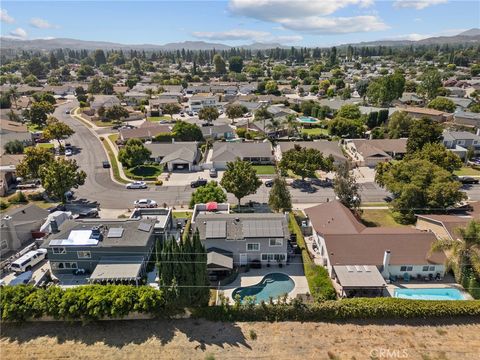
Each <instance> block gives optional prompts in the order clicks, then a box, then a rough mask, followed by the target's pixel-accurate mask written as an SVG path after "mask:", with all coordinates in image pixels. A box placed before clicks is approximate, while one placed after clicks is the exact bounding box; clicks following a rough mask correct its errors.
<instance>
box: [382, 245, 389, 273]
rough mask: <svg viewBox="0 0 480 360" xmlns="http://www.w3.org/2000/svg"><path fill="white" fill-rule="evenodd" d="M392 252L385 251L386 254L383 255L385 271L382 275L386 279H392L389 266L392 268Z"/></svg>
mask: <svg viewBox="0 0 480 360" xmlns="http://www.w3.org/2000/svg"><path fill="white" fill-rule="evenodd" d="M390 257H391V254H390V250H385V254H384V255H383V270H382V275H383V277H384V278H385V279H388V278H389V277H390V271H389V266H390Z"/></svg>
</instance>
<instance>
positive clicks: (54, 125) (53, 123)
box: [43, 116, 75, 147]
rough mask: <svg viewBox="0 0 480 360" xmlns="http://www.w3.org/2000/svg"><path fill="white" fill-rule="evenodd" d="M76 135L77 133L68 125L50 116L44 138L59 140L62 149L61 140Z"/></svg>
mask: <svg viewBox="0 0 480 360" xmlns="http://www.w3.org/2000/svg"><path fill="white" fill-rule="evenodd" d="M73 134H75V131H73V129H72V128H71V127H70V126H68V125H67V124H65V123H63V122H61V121H59V120H58V119H57V118H55V117H53V116H50V117H49V118H48V120H47V127H46V128H45V130H44V131H43V136H44V137H45V138H46V139H49V140H57V141H58V145H59V146H60V147H61V146H62V144H61V142H60V140H62V139H65V138H68V137H69V136H72V135H73Z"/></svg>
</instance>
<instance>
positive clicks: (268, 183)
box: [265, 180, 273, 187]
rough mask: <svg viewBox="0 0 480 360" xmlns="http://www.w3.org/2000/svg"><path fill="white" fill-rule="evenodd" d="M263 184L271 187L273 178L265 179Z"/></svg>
mask: <svg viewBox="0 0 480 360" xmlns="http://www.w3.org/2000/svg"><path fill="white" fill-rule="evenodd" d="M265 186H266V187H272V186H273V180H267V181H265Z"/></svg>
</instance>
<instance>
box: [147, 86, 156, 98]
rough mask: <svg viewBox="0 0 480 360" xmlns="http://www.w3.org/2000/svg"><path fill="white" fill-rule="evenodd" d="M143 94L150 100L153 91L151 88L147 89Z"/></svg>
mask: <svg viewBox="0 0 480 360" xmlns="http://www.w3.org/2000/svg"><path fill="white" fill-rule="evenodd" d="M145 94H147V95H148V98H149V99H151V98H152V96H153V95H154V94H155V90H153V89H152V88H148V89H147V90H145Z"/></svg>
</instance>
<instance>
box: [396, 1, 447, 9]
mask: <svg viewBox="0 0 480 360" xmlns="http://www.w3.org/2000/svg"><path fill="white" fill-rule="evenodd" d="M447 1H448V0H395V2H394V3H393V6H395V7H396V8H414V9H417V10H422V9H425V8H427V7H429V6H433V5H438V4H445V3H446V2H447Z"/></svg>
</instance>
